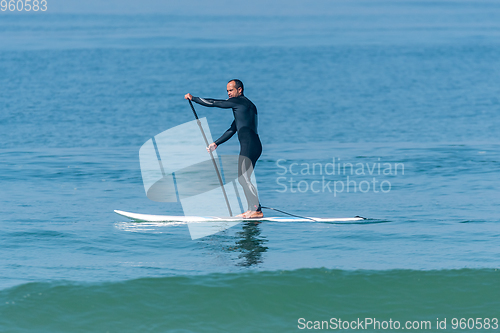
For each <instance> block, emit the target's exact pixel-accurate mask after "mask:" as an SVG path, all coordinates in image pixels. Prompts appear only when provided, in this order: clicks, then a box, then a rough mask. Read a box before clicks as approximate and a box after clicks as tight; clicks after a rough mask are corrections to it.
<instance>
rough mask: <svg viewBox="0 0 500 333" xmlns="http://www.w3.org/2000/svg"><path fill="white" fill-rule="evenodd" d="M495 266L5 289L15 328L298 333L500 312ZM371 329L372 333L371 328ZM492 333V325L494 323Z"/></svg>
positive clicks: (2, 302) (5, 310)
mask: <svg viewBox="0 0 500 333" xmlns="http://www.w3.org/2000/svg"><path fill="white" fill-rule="evenodd" d="M499 279H500V271H498V270H487V269H484V270H470V269H461V270H440V271H412V270H390V271H341V270H328V269H320V268H318V269H299V270H294V271H275V272H246V273H239V274H210V275H204V276H192V277H186V276H183V277H165V278H143V279H137V280H129V281H124V282H110V283H98V284H85V283H83V284H82V283H71V282H52V283H30V284H25V285H22V286H18V287H14V288H10V289H7V290H3V291H1V292H0V318H1V320H0V325H1V326H0V327H4V328H5V327H8V328H9V329H8V331H9V332H27V331H37V332H141V331H147V332H167V331H168V332H293V331H300V329H299V322H298V320H299V318H304V319H305V320H306V321H324V320H327V321H330V319H331V318H337V319H340V320H347V321H353V320H357V319H358V318H361V319H365V318H374V319H376V320H378V321H380V322H382V321H389V320H390V319H392V320H393V321H400V322H401V323H404V322H406V321H412V322H413V321H430V322H431V324H432V328H433V330H432V331H435V329H436V327H435V325H436V320H437V318H439V319H440V320H443V319H444V318H446V319H447V327H448V329H447V331H452V329H451V320H452V318H498V317H500V313H499V310H498V309H500V288H498V281H499ZM368 331H372V330H371V329H369V330H368ZM490 331H492V330H491V329H490Z"/></svg>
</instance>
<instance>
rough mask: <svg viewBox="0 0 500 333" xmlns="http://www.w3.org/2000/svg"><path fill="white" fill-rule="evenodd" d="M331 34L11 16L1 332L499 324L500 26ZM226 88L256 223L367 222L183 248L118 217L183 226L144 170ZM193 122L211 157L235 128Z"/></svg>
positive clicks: (485, 16)
mask: <svg viewBox="0 0 500 333" xmlns="http://www.w3.org/2000/svg"><path fill="white" fill-rule="evenodd" d="M332 6H333V5H332ZM330 9H331V8H330ZM334 9H335V8H334ZM327 12H328V14H325V15H323V16H290V15H289V16H238V17H225V16H224V17H221V16H213V15H208V16H166V15H69V14H68V15H63V14H60V15H56V14H50V13H48V12H47V13H43V14H42V13H39V15H38V14H37V15H10V14H9V13H0V89H1V91H0V142H1V146H0V170H1V178H0V179H1V191H0V208H1V212H2V214H1V217H0V225H1V232H0V271H1V274H0V332H100V331H102V332H106V331H108V332H138V331H147V332H170V331H171V332H291V331H300V329H299V327H300V325H299V318H304V319H305V320H310V321H315V320H319V321H323V320H327V321H328V320H330V318H341V319H342V320H344V319H345V320H351V321H352V320H357V318H368V317H370V318H376V319H378V320H380V321H388V320H389V319H392V320H398V321H401V323H404V322H405V321H407V320H410V321H419V322H420V321H427V320H428V321H431V323H432V326H431V328H430V329H427V331H435V330H437V323H436V321H437V320H444V319H445V318H446V319H447V328H446V331H456V330H454V329H453V326H452V319H453V318H467V319H468V318H474V320H475V318H499V319H500V313H499V312H498V309H499V308H500V301H499V299H500V298H499V296H500V294H499V290H500V289H499V288H498V286H499V284H498V281H499V278H500V272H499V271H498V268H499V266H500V245H499V242H498V239H499V236H500V227H499V223H500V218H499V216H498V212H499V207H500V195H499V194H498V189H499V188H500V179H499V177H498V170H499V168H500V140H498V129H499V128H500V116H499V114H500V113H499V111H500V98H499V97H498V96H500V94H499V87H500V58H499V57H498V54H500V43H499V41H500V39H499V37H500V23H499V21H498V20H497V18H498V15H499V14H500V4H498V3H496V2H486V1H485V2H421V3H418V2H404V3H403V2H401V3H400V2H390V1H389V2H370V3H362V2H359V3H358V2H355V3H351V4H346V3H344V4H343V5H342V6H340V5H338V8H336V9H335V10H329V11H327ZM235 27H238V29H235ZM235 77H236V78H240V79H241V80H242V81H243V82H244V83H245V94H246V95H247V96H248V97H249V98H250V99H251V100H252V101H254V103H255V104H256V105H257V107H258V110H259V117H260V118H259V121H260V123H259V131H260V136H261V139H262V142H263V146H264V152H263V155H262V157H261V159H260V160H259V162H258V164H257V168H256V176H257V180H258V187H259V194H260V198H261V201H262V203H263V204H264V205H266V206H271V207H275V208H278V209H282V210H285V211H289V212H292V213H296V214H300V215H308V216H317V217H352V216H356V215H360V216H364V217H367V218H368V220H367V221H366V222H364V223H358V224H327V223H310V222H304V223H290V224H285V223H270V222H266V223H262V224H259V225H253V224H250V223H242V224H239V225H238V226H235V227H233V228H231V229H228V230H226V231H224V232H221V233H218V234H216V235H212V236H209V237H205V238H202V239H199V240H191V238H190V236H189V231H188V228H187V226H186V225H183V224H176V225H169V224H154V223H131V222H129V221H126V219H124V218H121V217H119V216H118V215H116V214H114V213H113V210H114V209H120V210H125V211H131V212H141V213H151V214H169V215H180V214H182V208H181V206H180V205H179V204H174V203H170V204H165V203H156V202H152V201H149V200H148V199H147V198H146V195H145V193H144V188H143V184H142V179H141V171H140V165H139V156H138V152H139V148H140V147H141V145H142V144H143V143H144V142H146V141H147V140H148V139H149V138H151V137H152V136H154V135H156V134H158V133H160V132H162V131H164V130H166V129H169V128H171V127H173V126H176V125H179V124H182V123H185V122H187V121H191V120H192V113H191V111H190V108H189V105H188V104H187V102H186V101H185V100H184V99H183V95H184V94H185V93H187V92H191V93H193V95H199V96H202V97H214V98H225V96H226V94H225V84H226V82H227V80H229V79H231V78H235ZM196 107H197V111H198V113H199V114H200V116H203V117H207V119H208V122H209V125H210V128H211V132H212V135H213V136H215V137H217V136H218V135H220V134H221V133H222V132H223V131H224V130H225V129H226V128H227V127H228V126H229V124H230V123H231V121H232V114H231V113H230V112H227V111H224V110H215V109H204V108H202V107H201V106H196ZM218 151H220V152H221V153H223V154H234V153H237V152H238V144H237V140H236V138H233V139H232V140H231V141H229V142H227V143H225V144H224V145H223V146H221V147H220V148H219V149H218ZM333 163H335V167H340V168H341V169H337V171H341V172H340V174H339V172H336V173H335V174H334V175H333V174H332V172H331V170H333V168H335V167H333ZM344 167H345V168H344ZM328 168H331V169H328ZM398 168H399V169H398ZM328 170H330V172H328ZM396 171H397V172H396ZM335 184H336V185H335ZM340 186H342V190H341V188H340ZM348 189H349V191H348ZM266 213H267V214H268V215H274V214H273V213H270V212H266ZM438 318H439V319H438ZM469 328H470V327H469ZM469 328H467V329H466V331H474V330H476V329H477V327H474V328H473V329H469ZM367 330H368V331H370V330H372V331H373V328H369V329H367ZM443 330H444V329H442V330H440V331H443ZM483 330H484V328H483V329H481V330H478V331H483ZM492 330H494V324H493V321H492V326H491V328H490V329H489V331H492Z"/></svg>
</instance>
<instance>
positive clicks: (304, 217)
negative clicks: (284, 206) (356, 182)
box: [260, 206, 318, 222]
mask: <svg viewBox="0 0 500 333" xmlns="http://www.w3.org/2000/svg"><path fill="white" fill-rule="evenodd" d="M260 208H264V209H270V210H275V211H277V212H280V213H283V214H286V215H290V216H293V217H300V218H301V219H307V220H311V221H314V222H318V221H317V220H315V219H313V218H311V217H307V216H300V215H295V214H291V213H287V212H285V211H282V210H279V209H276V208H272V207H265V206H260Z"/></svg>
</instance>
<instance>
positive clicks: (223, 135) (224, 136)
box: [214, 120, 236, 146]
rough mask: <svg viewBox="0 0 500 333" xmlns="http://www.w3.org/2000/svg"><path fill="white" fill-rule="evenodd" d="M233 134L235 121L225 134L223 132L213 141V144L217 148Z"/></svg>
mask: <svg viewBox="0 0 500 333" xmlns="http://www.w3.org/2000/svg"><path fill="white" fill-rule="evenodd" d="M234 133H236V120H233V123H232V124H231V127H229V129H228V130H227V131H226V132H224V134H222V135H221V137H220V138H218V139H217V140H215V142H214V143H215V144H216V145H217V146H219V145H220V144H223V143H224V142H226V141H227V140H229V139H231V137H232V136H233V135H234Z"/></svg>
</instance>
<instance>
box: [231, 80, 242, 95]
mask: <svg viewBox="0 0 500 333" xmlns="http://www.w3.org/2000/svg"><path fill="white" fill-rule="evenodd" d="M229 82H234V86H235V87H236V89H238V88H241V93H242V94H243V91H244V90H245V88H244V87H243V82H241V81H240V80H238V79H232V80H229V81H228V82H227V83H229Z"/></svg>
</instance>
